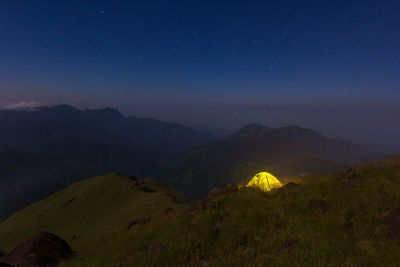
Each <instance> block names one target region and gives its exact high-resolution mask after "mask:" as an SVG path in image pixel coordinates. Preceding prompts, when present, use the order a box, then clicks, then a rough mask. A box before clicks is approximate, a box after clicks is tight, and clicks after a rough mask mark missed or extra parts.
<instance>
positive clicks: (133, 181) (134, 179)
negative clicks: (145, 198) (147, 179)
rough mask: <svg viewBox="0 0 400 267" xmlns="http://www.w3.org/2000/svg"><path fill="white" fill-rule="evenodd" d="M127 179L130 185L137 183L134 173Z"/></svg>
mask: <svg viewBox="0 0 400 267" xmlns="http://www.w3.org/2000/svg"><path fill="white" fill-rule="evenodd" d="M129 180H130V181H131V185H137V184H138V180H137V179H136V176H135V175H132V176H129Z"/></svg>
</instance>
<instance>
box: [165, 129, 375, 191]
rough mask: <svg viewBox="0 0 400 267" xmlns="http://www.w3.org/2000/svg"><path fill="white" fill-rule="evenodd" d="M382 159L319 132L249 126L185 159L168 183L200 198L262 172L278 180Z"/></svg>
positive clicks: (360, 147) (176, 164)
mask: <svg viewBox="0 0 400 267" xmlns="http://www.w3.org/2000/svg"><path fill="white" fill-rule="evenodd" d="M377 157H378V154H377V153H374V152H371V151H370V150H368V149H366V148H364V147H362V146H360V145H357V144H354V143H351V142H348V141H343V140H332V139H328V138H325V137H324V136H322V135H321V134H319V133H318V132H316V131H314V130H310V129H305V128H301V127H298V126H288V127H283V128H279V129H273V128H268V127H264V126H261V125H258V124H249V125H247V126H245V127H243V128H241V129H240V130H239V131H237V132H236V133H234V134H232V135H230V136H228V137H225V138H221V139H218V140H216V141H214V142H211V143H209V144H207V145H204V146H200V147H198V148H195V149H193V150H192V151H190V152H188V153H186V154H183V155H182V157H181V158H180V159H179V160H177V162H176V163H175V164H174V166H173V167H171V168H170V169H169V170H168V171H167V172H166V174H165V175H164V177H166V179H170V181H171V183H172V184H174V185H175V186H176V187H177V188H178V189H180V190H181V191H183V192H184V193H186V194H188V195H189V196H190V197H193V198H196V197H199V196H202V195H204V194H205V193H206V192H208V191H209V190H210V189H211V188H212V187H219V186H222V185H224V184H227V183H230V182H233V183H237V182H239V181H242V180H243V179H245V178H247V179H250V178H251V177H252V176H253V175H254V174H255V173H257V172H259V171H270V172H272V173H274V174H275V175H277V176H278V177H288V176H294V175H299V174H303V173H310V172H319V173H322V172H327V171H332V170H334V169H337V168H340V167H343V166H346V165H352V164H355V163H358V162H362V161H367V160H371V159H374V158H377Z"/></svg>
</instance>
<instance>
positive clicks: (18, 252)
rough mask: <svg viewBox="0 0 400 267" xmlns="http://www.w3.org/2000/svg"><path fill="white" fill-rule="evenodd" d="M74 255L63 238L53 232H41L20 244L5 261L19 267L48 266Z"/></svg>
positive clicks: (55, 264)
mask: <svg viewBox="0 0 400 267" xmlns="http://www.w3.org/2000/svg"><path fill="white" fill-rule="evenodd" d="M73 255H74V253H73V252H72V250H71V247H70V246H69V245H68V243H67V242H65V241H64V240H63V239H61V238H60V237H58V236H56V235H54V234H51V233H40V234H38V235H36V236H34V237H32V238H31V239H29V240H27V241H25V242H23V243H21V244H20V245H18V246H17V247H16V248H15V249H14V250H13V251H12V252H11V253H10V254H9V255H8V256H7V257H5V258H4V259H3V261H5V262H8V263H11V264H13V265H16V266H18V267H31V266H38V267H41V266H43V267H45V266H46V267H47V266H57V265H58V264H60V262H61V261H63V260H66V259H69V258H71V257H72V256H73Z"/></svg>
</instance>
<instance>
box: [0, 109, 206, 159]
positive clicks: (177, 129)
mask: <svg viewBox="0 0 400 267" xmlns="http://www.w3.org/2000/svg"><path fill="white" fill-rule="evenodd" d="M0 127H1V131H0V145H16V146H20V145H33V146H35V144H37V143H38V142H48V141H57V140H62V141H64V140H76V141H88V142H91V143H104V144H114V145H124V146H127V145H128V146H132V147H137V148H140V149H144V150H148V151H154V152H157V153H163V154H168V155H170V154H173V153H175V152H178V151H182V150H185V149H188V148H191V147H193V146H195V145H198V144H200V143H203V142H206V141H209V140H210V138H211V137H210V136H209V135H208V134H206V133H204V132H201V131H198V130H194V129H191V128H189V127H185V126H183V125H179V124H173V123H167V122H162V121H157V120H154V119H148V118H137V117H125V116H123V115H122V114H121V113H120V112H119V111H118V110H115V109H111V108H105V109H99V110H78V109H75V108H73V107H71V106H67V105H61V106H54V107H39V108H36V109H35V110H34V111H31V110H29V111H17V110H3V111H0Z"/></svg>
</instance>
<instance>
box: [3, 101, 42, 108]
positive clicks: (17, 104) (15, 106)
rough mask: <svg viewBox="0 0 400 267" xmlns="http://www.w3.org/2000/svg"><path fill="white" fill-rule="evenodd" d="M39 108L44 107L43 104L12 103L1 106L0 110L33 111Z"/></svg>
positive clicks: (33, 102) (30, 102) (29, 102)
mask: <svg viewBox="0 0 400 267" xmlns="http://www.w3.org/2000/svg"><path fill="white" fill-rule="evenodd" d="M39 106H43V104H42V103H39V102H36V101H19V102H12V103H2V104H0V109H33V108H35V107H39Z"/></svg>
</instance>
